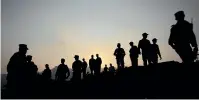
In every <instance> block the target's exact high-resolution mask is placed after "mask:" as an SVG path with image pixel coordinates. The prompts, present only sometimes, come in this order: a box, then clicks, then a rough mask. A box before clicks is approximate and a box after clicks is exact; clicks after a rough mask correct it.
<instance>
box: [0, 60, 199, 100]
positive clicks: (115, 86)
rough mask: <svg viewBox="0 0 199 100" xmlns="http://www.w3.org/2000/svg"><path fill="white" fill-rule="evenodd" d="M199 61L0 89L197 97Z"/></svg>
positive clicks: (8, 94) (27, 94) (33, 94)
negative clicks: (75, 80)
mask: <svg viewBox="0 0 199 100" xmlns="http://www.w3.org/2000/svg"><path fill="white" fill-rule="evenodd" d="M198 70H199V63H198V62H196V63H193V64H188V65H185V64H181V63H178V62H173V61H171V62H163V63H159V64H157V65H150V66H147V67H144V66H138V67H136V68H132V67H128V68H125V69H122V70H120V71H118V72H117V74H116V75H115V76H111V75H110V74H109V73H101V74H100V76H92V75H87V77H86V78H85V79H83V80H82V81H81V82H76V83H74V82H71V81H65V82H64V83H58V82H56V81H54V80H51V81H49V82H44V81H42V80H41V79H40V77H39V76H38V80H37V82H36V83H35V85H34V88H30V89H27V88H26V89H23V87H21V90H20V91H17V92H14V91H11V90H8V89H4V90H2V98H10V99H11V98H40V99H42V98H45V99H47V98H51V99H52V98H56V99H64V98H76V99H77V98H85V99H88V98H92V99H94V98H95V99H97V98H107V99H109V98H112V99H113V98H124V99H125V98H142V99H144V98H154V99H155V98H199V85H198V84H199V78H198V76H199V73H198Z"/></svg>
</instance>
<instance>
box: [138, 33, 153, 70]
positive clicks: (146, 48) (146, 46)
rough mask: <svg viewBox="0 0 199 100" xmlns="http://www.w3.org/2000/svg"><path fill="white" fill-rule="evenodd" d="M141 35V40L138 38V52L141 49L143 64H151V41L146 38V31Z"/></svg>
mask: <svg viewBox="0 0 199 100" xmlns="http://www.w3.org/2000/svg"><path fill="white" fill-rule="evenodd" d="M142 36H143V38H142V40H140V41H139V43H138V49H139V53H140V51H141V49H142V60H143V63H144V66H147V62H148V64H151V60H150V47H151V43H150V41H149V40H148V39H147V36H148V34H147V33H143V34H142ZM140 54H141V53H140Z"/></svg>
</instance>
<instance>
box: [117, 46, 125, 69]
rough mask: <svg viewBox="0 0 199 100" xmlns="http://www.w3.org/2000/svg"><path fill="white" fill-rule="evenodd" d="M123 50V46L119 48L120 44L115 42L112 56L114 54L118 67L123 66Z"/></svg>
mask: <svg viewBox="0 0 199 100" xmlns="http://www.w3.org/2000/svg"><path fill="white" fill-rule="evenodd" d="M125 55H126V54H125V51H124V49H123V48H121V44H120V43H118V44H117V49H115V52H114V56H116V62H117V66H118V69H120V68H124V56H125Z"/></svg>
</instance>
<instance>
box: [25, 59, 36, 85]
mask: <svg viewBox="0 0 199 100" xmlns="http://www.w3.org/2000/svg"><path fill="white" fill-rule="evenodd" d="M26 58H27V71H26V72H27V78H28V80H29V81H30V82H31V83H33V82H34V81H36V77H37V71H38V68H37V65H35V64H34V62H33V61H32V56H31V55H27V57H26Z"/></svg>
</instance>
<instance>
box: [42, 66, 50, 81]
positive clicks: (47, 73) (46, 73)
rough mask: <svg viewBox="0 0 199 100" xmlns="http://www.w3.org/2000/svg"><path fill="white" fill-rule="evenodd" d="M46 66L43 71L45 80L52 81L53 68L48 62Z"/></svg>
mask: <svg viewBox="0 0 199 100" xmlns="http://www.w3.org/2000/svg"><path fill="white" fill-rule="evenodd" d="M45 68H46V69H44V71H43V72H42V76H43V78H44V80H45V81H50V79H51V70H50V68H49V65H48V64H46V65H45Z"/></svg>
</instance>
